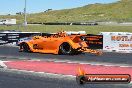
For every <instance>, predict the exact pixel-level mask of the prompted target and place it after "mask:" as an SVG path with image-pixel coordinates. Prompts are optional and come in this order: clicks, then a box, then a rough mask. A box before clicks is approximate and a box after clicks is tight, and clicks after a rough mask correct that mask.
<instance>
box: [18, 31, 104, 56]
mask: <svg viewBox="0 0 132 88" xmlns="http://www.w3.org/2000/svg"><path fill="white" fill-rule="evenodd" d="M84 36H85V34H70V35H69V34H67V33H66V32H58V33H54V34H51V35H50V36H33V37H29V38H28V39H26V40H24V41H21V42H19V47H20V48H19V49H20V51H25V52H39V53H52V54H63V55H74V54H79V53H82V52H89V53H94V54H96V55H101V54H102V52H101V51H98V50H91V49H88V45H87V44H86V42H85V41H84Z"/></svg>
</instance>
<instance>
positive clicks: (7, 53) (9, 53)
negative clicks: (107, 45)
mask: <svg viewBox="0 0 132 88" xmlns="http://www.w3.org/2000/svg"><path fill="white" fill-rule="evenodd" d="M9 57H10V60H11V59H15V60H16V59H18V58H24V59H41V60H68V61H71V62H72V61H78V62H79V61H80V62H86V63H91V62H100V63H114V64H128V65H130V66H132V65H131V64H132V53H106V52H105V53H104V54H103V55H102V56H95V55H92V54H88V53H87V54H86V53H85V54H80V55H73V56H70V55H53V54H40V53H26V52H19V50H18V47H10V46H0V58H1V59H4V60H6V59H8V58H9Z"/></svg>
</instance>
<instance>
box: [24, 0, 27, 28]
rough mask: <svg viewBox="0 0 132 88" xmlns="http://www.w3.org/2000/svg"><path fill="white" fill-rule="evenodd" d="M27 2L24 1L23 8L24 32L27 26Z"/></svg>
mask: <svg viewBox="0 0 132 88" xmlns="http://www.w3.org/2000/svg"><path fill="white" fill-rule="evenodd" d="M26 12H27V0H25V8H24V26H25V30H26V26H27V13H26Z"/></svg>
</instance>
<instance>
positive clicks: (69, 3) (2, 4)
mask: <svg viewBox="0 0 132 88" xmlns="http://www.w3.org/2000/svg"><path fill="white" fill-rule="evenodd" d="M116 1H119V0H27V12H28V13H35V12H42V11H45V10H47V9H53V10H59V9H69V8H75V7H80V6H84V5H88V4H94V3H112V2H116ZM24 2H25V0H1V1H0V14H15V13H16V12H23V9H24Z"/></svg>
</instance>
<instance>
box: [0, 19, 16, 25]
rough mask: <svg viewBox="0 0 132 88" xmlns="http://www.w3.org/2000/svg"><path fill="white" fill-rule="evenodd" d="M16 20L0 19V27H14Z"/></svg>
mask: <svg viewBox="0 0 132 88" xmlns="http://www.w3.org/2000/svg"><path fill="white" fill-rule="evenodd" d="M15 24H16V19H0V25H15Z"/></svg>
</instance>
